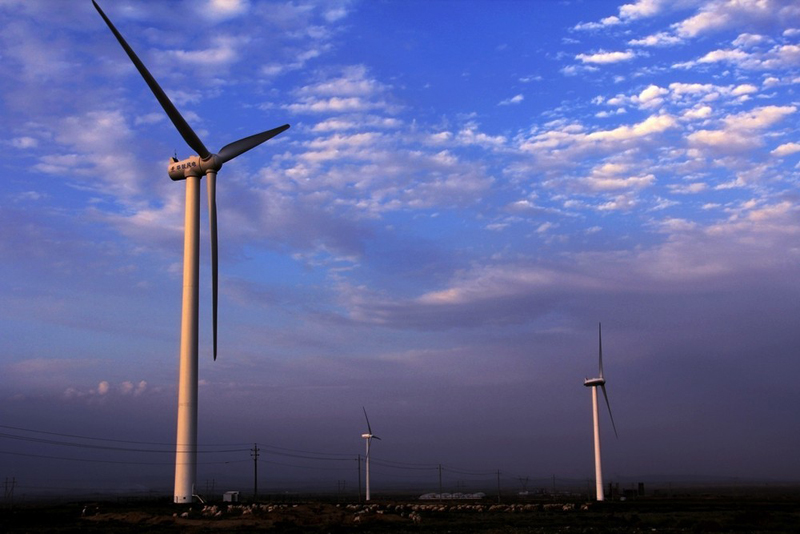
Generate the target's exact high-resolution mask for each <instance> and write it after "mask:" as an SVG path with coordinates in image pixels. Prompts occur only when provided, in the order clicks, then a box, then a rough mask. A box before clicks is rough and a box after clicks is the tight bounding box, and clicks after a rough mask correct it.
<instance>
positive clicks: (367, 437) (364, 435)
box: [361, 434, 372, 439]
mask: <svg viewBox="0 0 800 534" xmlns="http://www.w3.org/2000/svg"><path fill="white" fill-rule="evenodd" d="M361 437H362V438H364V439H369V438H371V437H372V434H361Z"/></svg>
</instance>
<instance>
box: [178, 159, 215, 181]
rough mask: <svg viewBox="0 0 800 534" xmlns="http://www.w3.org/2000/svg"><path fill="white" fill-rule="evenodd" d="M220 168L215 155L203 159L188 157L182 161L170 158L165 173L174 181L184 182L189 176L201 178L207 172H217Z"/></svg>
mask: <svg viewBox="0 0 800 534" xmlns="http://www.w3.org/2000/svg"><path fill="white" fill-rule="evenodd" d="M221 168H222V161H221V160H220V158H219V156H217V155H216V154H211V155H209V156H208V157H207V158H205V159H203V158H201V157H200V156H189V157H188V158H186V159H184V160H178V158H170V160H169V165H168V166H167V172H168V173H169V177H170V178H172V179H173V180H175V181H178V180H185V179H186V178H188V177H189V176H203V175H204V174H206V173H207V172H208V171H210V170H213V171H218V170H220V169H221Z"/></svg>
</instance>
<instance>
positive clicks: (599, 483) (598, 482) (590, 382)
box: [583, 324, 617, 501]
mask: <svg viewBox="0 0 800 534" xmlns="http://www.w3.org/2000/svg"><path fill="white" fill-rule="evenodd" d="M597 328H598V329H597V333H598V341H599V345H600V376H599V377H597V378H587V379H585V380H584V381H583V385H584V386H586V387H587V388H592V415H593V416H594V477H595V486H596V489H597V500H598V501H603V500H605V497H604V495H603V466H602V462H601V459H600V410H599V408H598V403H597V387H598V386H600V388H601V389H602V390H603V397H605V399H606V406H607V407H608V416H609V417H610V418H611V426H612V427H613V428H614V435H615V436H616V435H617V426H616V425H615V424H614V416H613V415H612V414H611V404H609V402H608V394H607V393H606V379H605V378H604V377H603V331H602V325H599V324H598V327H597Z"/></svg>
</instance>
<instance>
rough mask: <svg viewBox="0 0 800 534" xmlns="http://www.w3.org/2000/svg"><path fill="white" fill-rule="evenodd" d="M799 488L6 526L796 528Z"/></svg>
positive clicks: (203, 512)
mask: <svg viewBox="0 0 800 534" xmlns="http://www.w3.org/2000/svg"><path fill="white" fill-rule="evenodd" d="M798 528H800V491H782V492H770V493H769V494H762V495H749V496H739V495H734V496H712V495H684V496H670V497H640V498H637V499H629V500H627V501H614V502H605V503H586V502H582V501H574V500H564V501H561V502H559V501H554V500H544V499H542V500H525V501H517V502H503V503H497V502H492V500H491V499H484V500H483V501H419V500H391V501H389V500H378V501H374V502H373V503H370V504H369V505H367V504H363V503H362V504H358V503H346V502H338V503H337V502H330V501H327V502H325V501H322V500H320V501H304V502H295V503H271V502H258V503H236V504H231V503H208V504H205V505H204V504H199V503H198V504H194V505H192V506H191V507H189V506H176V505H172V504H171V503H169V501H168V500H167V499H164V500H156V501H138V502H122V501H119V500H117V501H101V502H98V501H94V502H71V503H58V504H46V503H40V504H35V503H31V504H24V505H15V506H13V507H11V506H5V507H4V508H3V509H2V510H0V533H3V534H5V533H22V532H37V533H39V532H52V533H69V532H76V533H77V532H82V533H83V532H88V533H95V532H97V533H99V532H143V531H147V532H182V533H204V532H217V533H221V532H255V531H258V532H281V533H283V532H287V533H300V532H325V533H328V532H331V533H338V532H362V533H363V532H366V533H372V532H375V533H397V534H401V533H426V532H429V533H434V532H451V533H511V534H515V533H540V532H541V533H550V532H562V533H567V532H569V533H576V532H597V533H603V532H633V533H637V532H648V533H653V532H666V533H672V532H740V533H741V532H753V533H758V532H798Z"/></svg>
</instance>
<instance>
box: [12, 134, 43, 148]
mask: <svg viewBox="0 0 800 534" xmlns="http://www.w3.org/2000/svg"><path fill="white" fill-rule="evenodd" d="M11 146H13V147H14V148H21V149H27V148H36V147H37V146H39V141H38V140H36V139H34V138H33V137H27V136H25V137H15V138H14V139H12V140H11Z"/></svg>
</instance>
